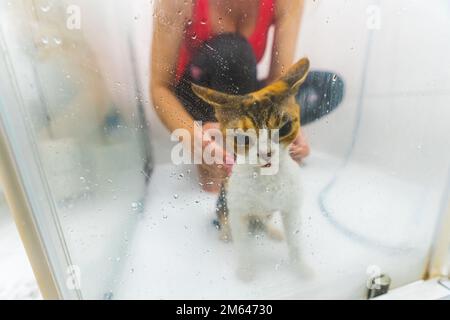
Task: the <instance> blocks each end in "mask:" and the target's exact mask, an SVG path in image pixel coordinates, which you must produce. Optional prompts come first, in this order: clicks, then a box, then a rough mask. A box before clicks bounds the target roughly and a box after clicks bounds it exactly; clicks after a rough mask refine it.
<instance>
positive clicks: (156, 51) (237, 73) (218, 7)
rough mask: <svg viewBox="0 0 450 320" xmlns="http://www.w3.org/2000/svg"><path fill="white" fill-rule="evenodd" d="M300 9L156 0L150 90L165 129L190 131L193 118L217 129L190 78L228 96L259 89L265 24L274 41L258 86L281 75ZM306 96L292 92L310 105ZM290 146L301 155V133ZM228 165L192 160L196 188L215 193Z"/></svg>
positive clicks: (234, 1) (287, 2)
mask: <svg viewBox="0 0 450 320" xmlns="http://www.w3.org/2000/svg"><path fill="white" fill-rule="evenodd" d="M302 11H303V1H302V0H298V1H297V0H295V1H292V0H190V1H186V0H167V1H166V0H165V1H160V2H159V3H158V5H157V7H156V11H155V16H156V18H155V20H156V21H155V29H154V36H153V37H154V38H153V55H152V83H151V93H152V97H153V102H154V105H155V107H156V111H157V113H158V115H159V117H160V119H161V120H162V122H163V123H164V124H165V126H166V127H167V128H168V129H169V130H170V131H173V130H175V129H179V128H185V129H187V130H189V131H190V132H191V136H193V135H194V126H195V125H196V124H195V123H194V121H195V120H201V121H203V129H204V130H205V129H210V128H218V124H217V122H216V120H215V117H214V114H213V112H212V109H211V108H210V107H209V106H207V105H204V104H203V103H202V102H201V101H200V100H199V99H198V98H196V97H195V95H194V94H193V93H192V91H191V89H190V83H191V82H194V83H198V84H201V85H204V86H208V87H210V88H213V89H216V90H220V91H223V92H227V93H233V94H245V93H249V92H251V91H254V90H256V89H258V87H261V86H262V84H261V83H258V81H257V77H256V64H257V62H259V61H260V60H261V59H262V57H263V55H264V52H265V50H266V46H267V38H268V32H269V28H270V27H271V26H273V27H274V29H275V38H274V44H273V48H271V50H272V61H271V64H270V73H269V77H268V79H266V80H265V81H264V83H270V82H271V81H273V80H275V79H277V78H278V77H280V76H281V75H283V72H284V70H285V68H286V69H287V68H288V67H289V66H290V65H291V64H292V63H293V59H294V51H295V47H296V39H297V38H298V33H299V24H300V19H301V15H302ZM331 77H332V75H331V74H327V75H326V76H325V77H323V76H322V77H320V76H319V77H317V75H316V76H314V75H313V77H312V78H311V80H314V78H317V79H316V80H315V82H316V83H317V82H318V81H319V82H321V81H322V82H324V83H328V82H329V81H328V80H330V79H331ZM333 81H334V82H336V79H335V78H334V80H333ZM312 82H314V81H312ZM339 83H340V82H339ZM316 89H317V88H316ZM324 96H326V94H324ZM328 96H329V97H330V96H332V95H328ZM317 97H320V93H319V95H317ZM309 98H311V96H310V97H300V99H302V100H306V101H307V100H311V101H313V102H314V99H309ZM316 100H317V101H316V104H317V103H318V104H319V105H328V106H329V109H331V108H332V107H334V106H333V105H332V106H331V107H330V101H327V102H323V101H322V99H321V98H317V99H316ZM335 100H336V99H335ZM338 100H339V101H340V98H339V99H338ZM332 102H333V101H332ZM338 103H339V102H338ZM331 104H333V103H331ZM303 107H304V106H303ZM328 111H329V110H328ZM323 113H325V112H323ZM310 114H311V113H310ZM210 143H214V142H211V141H208V140H207V139H204V140H203V144H204V145H207V144H210ZM290 150H291V155H292V158H293V159H294V160H296V161H299V162H300V161H301V160H302V159H303V158H305V157H307V156H308V155H309V152H310V149H309V145H308V143H307V141H306V139H305V137H304V135H303V133H301V132H300V134H299V135H298V137H297V139H296V140H295V142H294V143H293V144H292V145H291V148H290ZM215 152H217V153H218V154H220V155H223V157H224V158H226V159H230V158H232V156H231V155H227V154H226V153H225V151H224V150H223V149H222V148H220V147H219V146H216V145H215ZM227 163H228V161H227ZM230 170H231V167H230V166H228V165H224V166H220V165H206V164H205V165H200V166H199V174H200V182H201V184H202V186H203V188H204V190H206V191H210V192H218V191H219V190H220V185H221V183H222V181H223V179H224V178H225V177H226V176H227V175H228V174H229V172H230Z"/></svg>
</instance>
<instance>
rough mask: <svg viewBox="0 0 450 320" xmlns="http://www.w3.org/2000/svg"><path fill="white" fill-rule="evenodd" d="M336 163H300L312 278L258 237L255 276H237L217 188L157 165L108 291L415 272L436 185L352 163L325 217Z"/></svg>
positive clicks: (358, 279) (203, 288)
mask: <svg viewBox="0 0 450 320" xmlns="http://www.w3.org/2000/svg"><path fill="white" fill-rule="evenodd" d="M339 164H340V162H339V160H338V159H334V158H330V157H329V156H327V155H323V154H315V155H313V156H311V158H310V159H309V160H308V163H307V164H306V165H305V166H304V167H303V168H302V171H303V177H304V181H303V184H304V187H305V190H306V191H305V197H304V206H303V210H302V220H303V225H304V227H303V230H301V232H300V233H299V241H300V243H301V245H302V251H303V258H304V260H305V261H306V263H307V264H309V265H310V266H311V267H312V269H313V270H314V275H313V277H312V278H309V279H304V278H301V277H299V276H298V275H297V274H296V273H295V272H294V271H293V270H291V269H290V267H289V265H288V264H287V250H286V245H285V243H284V242H273V241H271V240H264V239H263V240H260V242H258V243H257V244H255V249H254V250H255V251H257V254H256V256H257V257H258V258H257V259H258V262H257V265H258V268H257V272H256V274H255V278H254V280H253V281H251V282H242V281H241V280H239V279H238V278H237V277H236V275H235V265H236V260H235V254H234V249H233V245H232V244H227V243H224V242H221V241H220V240H219V238H218V231H217V230H216V229H215V228H214V227H213V225H212V220H213V218H214V217H215V214H214V205H215V200H216V197H215V196H212V195H210V194H206V193H203V192H201V191H200V188H199V186H198V185H197V182H196V178H195V177H196V172H195V170H193V169H192V167H174V166H173V165H170V164H166V165H160V166H157V167H156V168H155V171H154V175H153V177H152V181H151V183H150V186H149V191H148V198H147V200H146V202H147V203H146V208H145V212H144V213H142V217H141V219H138V222H137V225H136V229H135V232H134V235H133V238H132V239H131V241H130V246H129V251H128V252H127V254H126V256H127V259H126V260H125V261H123V263H124V265H123V266H124V267H123V270H122V271H123V272H122V274H121V275H119V276H118V277H117V278H116V279H115V283H116V288H115V289H114V290H113V296H112V298H114V299H125V298H133V299H278V298H285V299H290V298H308V299H315V298H364V297H365V294H366V281H367V279H368V277H369V274H370V273H371V272H373V271H374V270H375V272H376V271H377V270H379V271H380V272H383V273H387V274H389V276H390V277H391V278H392V280H393V283H392V287H398V286H400V285H404V284H406V283H409V282H412V281H414V280H416V279H418V278H420V277H421V275H422V272H423V270H424V267H425V262H426V261H425V259H424V257H425V256H426V252H427V250H428V249H429V244H430V239H431V235H430V234H426V233H424V231H423V230H433V228H430V227H428V226H425V224H427V223H430V221H435V219H433V218H431V217H430V216H429V214H430V213H431V212H437V211H438V210H436V208H434V207H432V205H433V203H435V202H436V201H433V200H435V197H439V194H436V192H434V191H433V190H426V189H425V188H424V187H421V186H419V185H414V184H410V183H406V182H404V181H401V180H399V179H397V178H395V177H392V176H387V175H384V174H383V173H380V172H377V171H376V169H375V168H368V167H363V166H360V165H358V164H350V165H349V166H348V167H347V168H345V169H343V170H340V171H339V172H340V175H339V178H338V180H337V182H336V184H335V185H334V186H333V187H332V188H331V189H330V192H329V195H328V197H326V199H325V204H326V207H328V208H329V210H330V213H331V215H330V216H331V218H332V219H330V218H329V217H326V216H325V215H324V214H322V213H321V210H320V206H319V202H318V197H319V194H320V192H321V190H323V188H324V187H325V186H326V185H327V183H328V182H329V181H330V180H331V179H332V177H333V174H334V172H335V171H336V169H337V168H338V166H339ZM189 169H192V170H193V172H189ZM182 175H183V176H182ZM363 186H364V187H363ZM249 192H251V191H249ZM242 196H243V197H245V195H242ZM267 196H270V195H267ZM426 214H428V216H426ZM425 216H426V217H425ZM374 221H377V223H372V222H374ZM344 229H345V230H344ZM412 233H414V237H411V234H412ZM411 239H415V240H411ZM417 239H418V240H417ZM413 241H415V242H413ZM258 244H259V245H258Z"/></svg>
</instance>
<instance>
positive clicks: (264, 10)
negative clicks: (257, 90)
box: [176, 0, 275, 82]
mask: <svg viewBox="0 0 450 320" xmlns="http://www.w3.org/2000/svg"><path fill="white" fill-rule="evenodd" d="M274 8H275V0H260V6H259V14H258V21H257V22H256V27H255V30H254V31H253V34H252V35H251V36H250V37H249V38H248V39H247V40H248V42H249V43H250V44H251V46H252V47H253V51H254V52H255V56H256V60H257V61H258V62H259V61H261V59H262V57H263V55H264V52H265V50H266V46H267V36H268V33H269V28H270V26H271V25H272V24H273V22H274V17H275V14H274ZM213 36H214V35H213V34H212V30H211V24H210V21H209V3H208V0H197V1H196V2H195V5H194V11H193V13H192V20H191V22H190V23H189V25H188V27H187V29H186V37H185V39H184V41H183V43H182V45H181V48H180V52H179V57H178V65H177V74H176V80H177V82H178V81H179V80H180V79H181V77H182V76H183V74H184V71H185V70H186V68H187V66H188V64H189V62H190V61H191V58H192V55H193V53H194V52H195V50H196V49H197V48H198V47H200V45H201V44H202V43H203V42H204V41H206V40H209V39H211V38H212V37H213Z"/></svg>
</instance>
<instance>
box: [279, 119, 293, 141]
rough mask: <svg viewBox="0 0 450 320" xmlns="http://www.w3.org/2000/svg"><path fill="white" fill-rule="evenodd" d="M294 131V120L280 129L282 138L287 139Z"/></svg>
mask: <svg viewBox="0 0 450 320" xmlns="http://www.w3.org/2000/svg"><path fill="white" fill-rule="evenodd" d="M291 130H292V120H289V121H288V122H286V123H285V124H284V125H283V126H282V127H281V128H280V131H279V133H280V137H285V136H287V135H288V134H290V133H291Z"/></svg>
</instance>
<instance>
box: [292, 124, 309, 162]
mask: <svg viewBox="0 0 450 320" xmlns="http://www.w3.org/2000/svg"><path fill="white" fill-rule="evenodd" d="M310 152H311V149H310V147H309V143H308V140H306V137H305V135H304V133H303V131H302V130H300V131H299V133H298V135H297V138H295V140H294V142H292V144H291V145H290V146H289V153H290V155H291V157H292V159H294V160H295V161H297V162H298V163H300V162H301V161H302V160H303V159H304V158H306V157H307V156H309V154H310Z"/></svg>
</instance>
